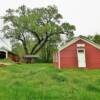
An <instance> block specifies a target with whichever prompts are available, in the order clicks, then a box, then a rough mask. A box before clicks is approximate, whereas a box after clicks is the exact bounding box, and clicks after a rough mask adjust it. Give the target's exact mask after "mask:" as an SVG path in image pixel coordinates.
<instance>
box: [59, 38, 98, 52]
mask: <svg viewBox="0 0 100 100" xmlns="http://www.w3.org/2000/svg"><path fill="white" fill-rule="evenodd" d="M78 40H83V41H84V42H86V43H88V44H90V45H92V46H94V47H95V48H97V49H100V45H98V44H96V43H94V42H92V41H91V42H90V41H88V40H86V39H83V38H81V37H77V38H74V39H73V40H71V41H70V42H68V43H67V44H66V45H65V46H63V47H61V48H59V51H61V50H63V49H65V48H67V47H68V46H70V45H72V44H73V43H75V42H77V41H78Z"/></svg>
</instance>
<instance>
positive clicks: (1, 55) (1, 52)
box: [0, 51, 6, 59]
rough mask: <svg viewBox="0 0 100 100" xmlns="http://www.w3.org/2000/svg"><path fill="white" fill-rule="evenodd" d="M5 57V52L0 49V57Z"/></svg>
mask: <svg viewBox="0 0 100 100" xmlns="http://www.w3.org/2000/svg"><path fill="white" fill-rule="evenodd" d="M5 58H6V52H4V51H0V59H5Z"/></svg>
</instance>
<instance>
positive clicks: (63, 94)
mask: <svg viewBox="0 0 100 100" xmlns="http://www.w3.org/2000/svg"><path fill="white" fill-rule="evenodd" d="M0 100H100V70H82V69H63V70H59V69H57V68H55V67H54V66H53V65H52V64H19V65H17V64H13V65H8V66H6V67H0Z"/></svg>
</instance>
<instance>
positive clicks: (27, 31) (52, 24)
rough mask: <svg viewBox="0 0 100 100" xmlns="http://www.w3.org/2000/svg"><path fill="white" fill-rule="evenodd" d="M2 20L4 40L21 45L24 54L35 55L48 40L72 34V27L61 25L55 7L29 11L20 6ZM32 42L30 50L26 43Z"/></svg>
mask: <svg viewBox="0 0 100 100" xmlns="http://www.w3.org/2000/svg"><path fill="white" fill-rule="evenodd" d="M2 18H3V19H4V27H3V32H4V34H5V37H6V38H9V39H11V40H13V41H15V42H20V43H21V44H22V45H23V48H24V50H25V54H33V55H34V54H36V53H37V52H38V51H39V50H40V49H41V48H42V47H43V46H44V45H45V44H46V43H47V41H48V40H49V39H50V38H53V37H54V36H58V35H60V34H66V35H67V34H73V31H74V30H75V27H74V25H70V24H69V23H62V22H61V19H62V15H61V14H60V13H59V12H58V9H57V7H56V6H48V7H46V8H44V7H43V8H35V9H30V8H27V7H26V6H21V7H19V8H18V9H16V10H14V9H8V10H7V11H6V15H5V16H3V17H2ZM30 39H31V40H32V42H33V45H32V47H31V50H29V49H28V45H27V42H28V41H30Z"/></svg>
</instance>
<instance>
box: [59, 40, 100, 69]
mask: <svg viewBox="0 0 100 100" xmlns="http://www.w3.org/2000/svg"><path fill="white" fill-rule="evenodd" d="M77 44H85V57H86V68H90V69H95V68H100V49H97V48H96V47H94V46H92V45H91V44H89V43H87V42H84V41H83V40H78V41H77V42H75V43H73V44H72V45H70V46H69V47H66V48H64V49H63V50H61V51H60V66H61V68H73V67H78V60H77V46H76V45H77Z"/></svg>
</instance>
